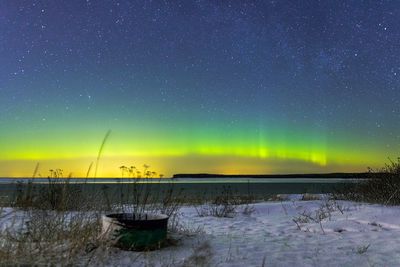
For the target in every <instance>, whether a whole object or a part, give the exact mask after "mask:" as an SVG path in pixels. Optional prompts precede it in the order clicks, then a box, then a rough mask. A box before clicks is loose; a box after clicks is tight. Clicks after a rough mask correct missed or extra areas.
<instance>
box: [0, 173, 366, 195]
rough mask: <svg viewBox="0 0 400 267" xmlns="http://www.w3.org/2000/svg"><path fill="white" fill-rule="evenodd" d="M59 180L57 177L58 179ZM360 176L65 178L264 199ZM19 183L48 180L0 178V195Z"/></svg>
mask: <svg viewBox="0 0 400 267" xmlns="http://www.w3.org/2000/svg"><path fill="white" fill-rule="evenodd" d="M62 180H63V179H60V181H62ZM359 180H360V179H348V178H346V179H344V178H343V179H340V178H174V179H166V178H164V179H139V180H138V179H126V178H125V179H121V178H117V179H116V178H97V179H93V178H91V179H68V181H69V182H70V184H71V186H72V187H77V188H80V189H82V190H86V192H98V191H99V190H107V191H108V192H110V193H111V194H114V193H115V192H118V191H119V190H121V188H128V187H129V186H130V185H132V184H134V183H138V184H140V185H141V186H142V188H144V186H145V190H150V191H151V192H154V193H155V194H163V192H166V191H167V190H170V189H173V190H174V192H180V194H183V195H186V196H188V197H202V196H210V195H211V196H212V195H218V194H219V193H220V192H222V191H224V190H226V189H227V188H228V189H229V190H231V191H232V192H234V193H235V194H238V195H252V196H254V197H261V198H265V197H268V196H270V195H274V194H303V193H313V194H316V193H331V192H333V191H334V190H335V189H341V188H344V187H346V186H348V185H350V184H353V183H355V182H357V181H359ZM18 181H19V182H22V183H26V182H28V181H33V182H34V183H35V184H37V186H39V187H40V186H47V184H48V179H43V178H35V179H15V178H0V196H3V197H4V196H7V197H12V196H13V195H14V194H15V192H16V188H17V184H18Z"/></svg>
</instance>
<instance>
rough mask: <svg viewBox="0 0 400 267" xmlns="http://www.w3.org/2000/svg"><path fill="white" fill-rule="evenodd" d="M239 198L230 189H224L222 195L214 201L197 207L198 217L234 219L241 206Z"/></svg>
mask: <svg viewBox="0 0 400 267" xmlns="http://www.w3.org/2000/svg"><path fill="white" fill-rule="evenodd" d="M241 203H242V202H241V200H240V198H239V197H237V196H235V194H234V193H233V191H232V190H231V189H230V188H229V187H223V189H222V192H221V194H219V195H217V196H216V197H215V198H214V199H213V200H212V201H206V203H205V204H202V205H200V206H195V208H196V212H197V215H198V216H200V217H204V216H214V217H233V216H235V214H236V212H237V208H238V206H239V205H240V204H241Z"/></svg>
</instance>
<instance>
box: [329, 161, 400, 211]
mask: <svg viewBox="0 0 400 267" xmlns="http://www.w3.org/2000/svg"><path fill="white" fill-rule="evenodd" d="M336 197H337V198H344V199H349V200H355V201H362V202H370V203H380V204H385V205H399V204H400V157H399V158H397V161H390V162H389V163H388V164H386V165H385V166H384V167H383V168H381V169H378V170H373V169H369V172H368V177H367V179H366V180H365V181H361V182H358V183H356V184H354V185H350V186H349V187H348V188H346V189H345V190H341V191H338V192H336Z"/></svg>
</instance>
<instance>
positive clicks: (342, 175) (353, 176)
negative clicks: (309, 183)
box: [172, 172, 378, 179]
mask: <svg viewBox="0 0 400 267" xmlns="http://www.w3.org/2000/svg"><path fill="white" fill-rule="evenodd" d="M374 176H378V173H374V174H372V173H368V172H360V173H342V172H336V173H310V174H212V173H179V174H174V175H173V176H172V178H270V179H271V178H278V179H282V178H292V179H293V178H299V179H304V178H320V179H321V178H342V179H363V178H372V177H374Z"/></svg>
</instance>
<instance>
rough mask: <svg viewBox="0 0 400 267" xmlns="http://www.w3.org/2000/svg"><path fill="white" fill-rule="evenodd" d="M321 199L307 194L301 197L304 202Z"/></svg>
mask: <svg viewBox="0 0 400 267" xmlns="http://www.w3.org/2000/svg"><path fill="white" fill-rule="evenodd" d="M320 199H321V197H320V196H319V195H316V194H309V193H305V194H303V195H302V196H301V200H302V201H311V200H320Z"/></svg>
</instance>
